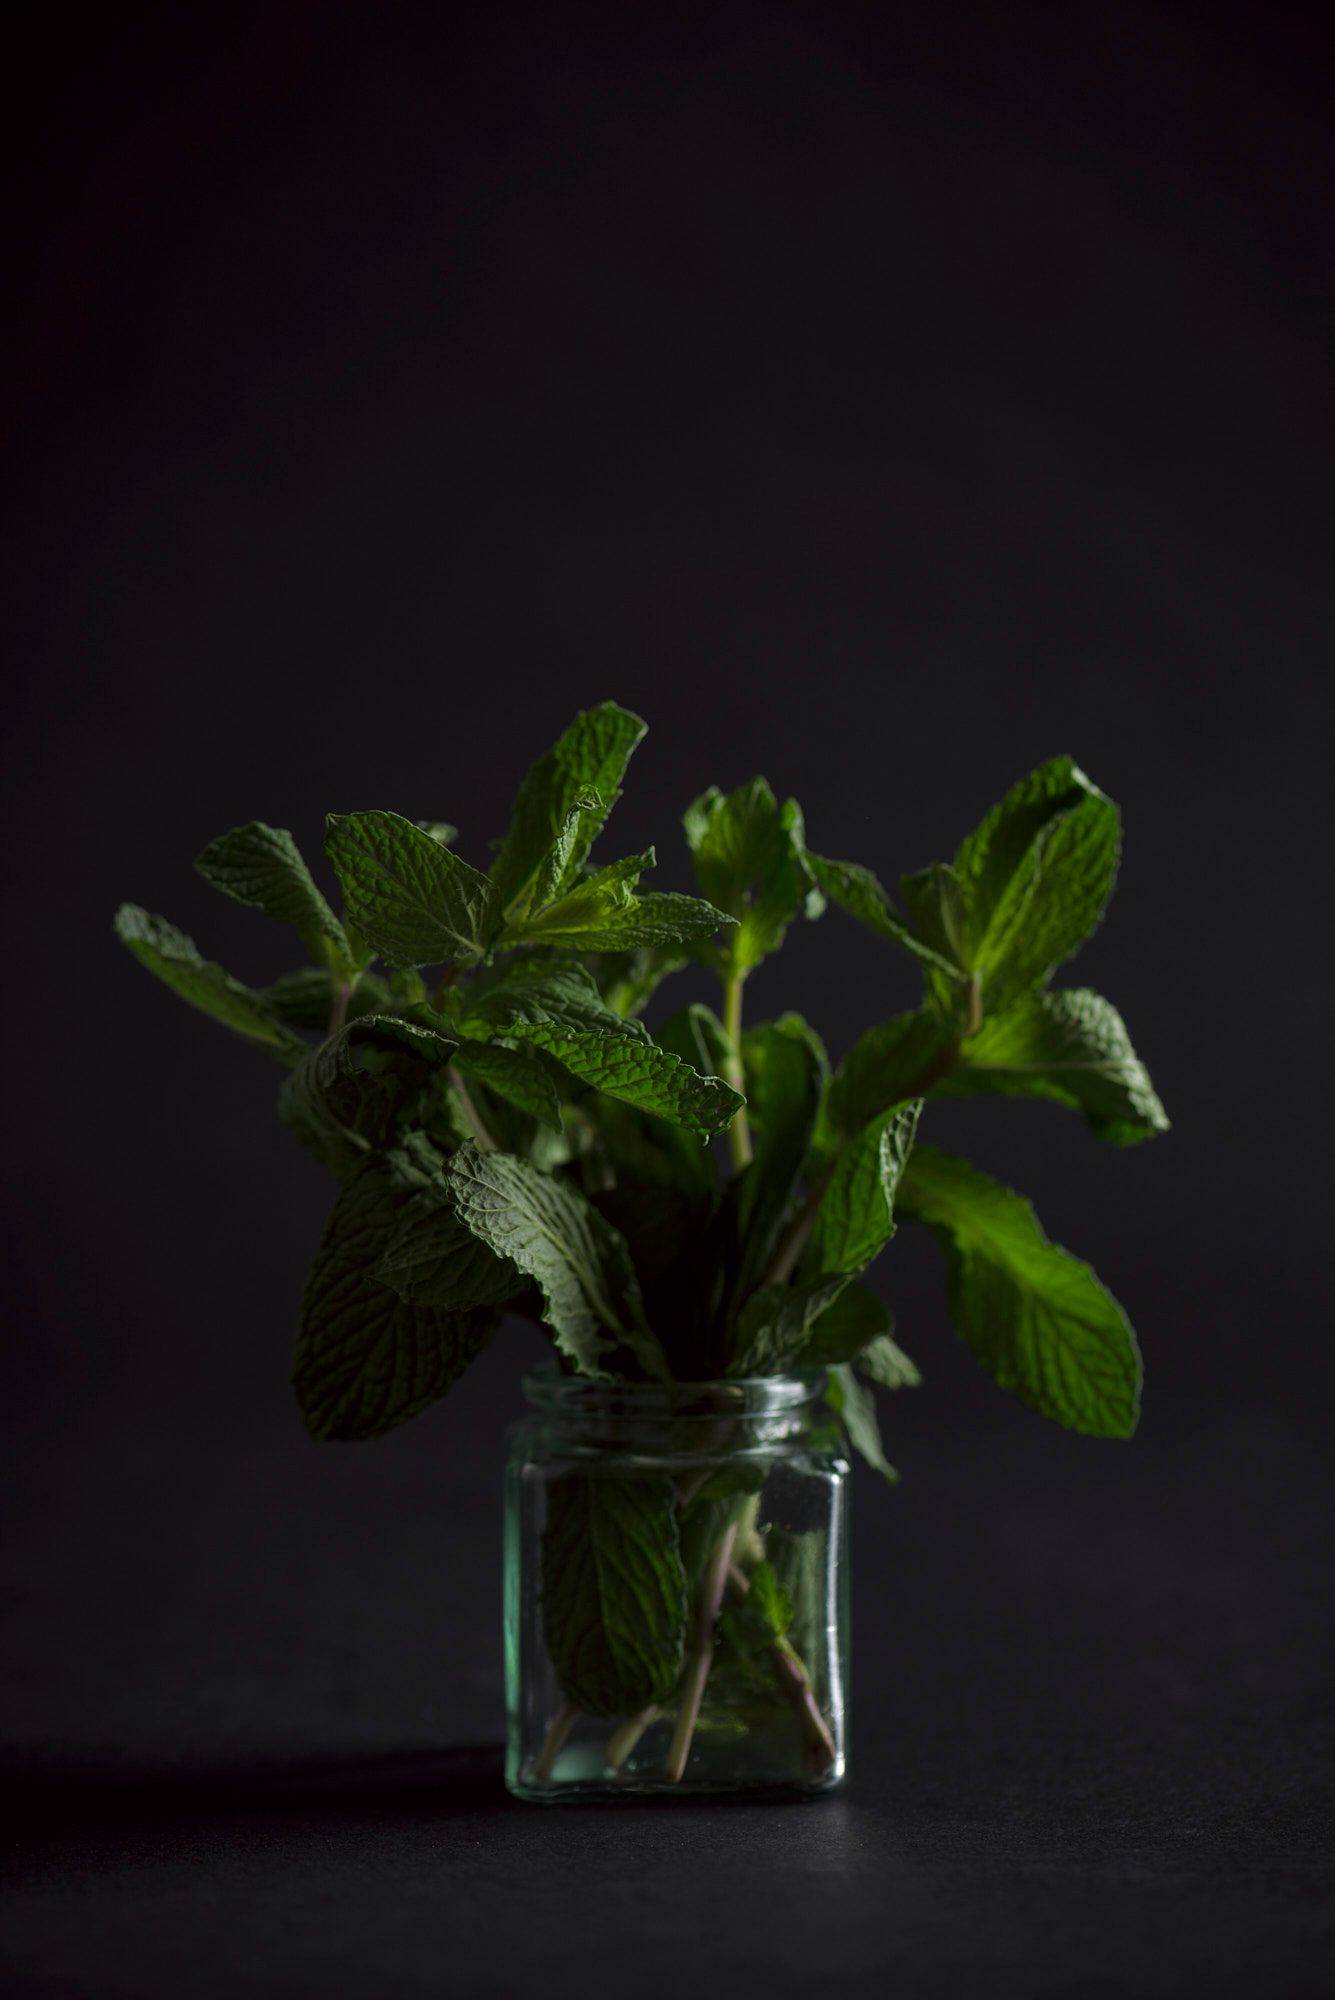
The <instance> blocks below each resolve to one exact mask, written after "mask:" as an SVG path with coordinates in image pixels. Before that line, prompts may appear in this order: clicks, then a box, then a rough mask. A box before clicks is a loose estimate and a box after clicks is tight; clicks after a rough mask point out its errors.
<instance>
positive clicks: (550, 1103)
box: [454, 1039, 561, 1132]
mask: <svg viewBox="0 0 1335 2000" xmlns="http://www.w3.org/2000/svg"><path fill="white" fill-rule="evenodd" d="M454 1061H455V1066H456V1068H458V1069H461V1070H463V1071H464V1072H465V1074H466V1075H468V1076H476V1077H479V1078H480V1079H481V1080H482V1082H483V1083H485V1084H486V1086H487V1089H488V1090H494V1091H495V1093H496V1095H497V1097H503V1098H504V1099H505V1100H506V1102H507V1104H513V1105H515V1106H516V1107H517V1108H518V1109H519V1110H520V1111H525V1112H527V1113H528V1116H529V1117H530V1118H536V1119H537V1120H538V1123H539V1124H540V1125H549V1126H551V1127H552V1129H553V1130H554V1131H557V1132H559V1131H560V1130H561V1099H560V1097H559V1095H558V1094H557V1089H556V1085H555V1084H554V1083H553V1081H552V1078H551V1075H550V1074H549V1072H548V1070H547V1069H546V1068H545V1067H544V1064H543V1061H542V1058H541V1057H540V1056H538V1055H532V1054H530V1053H529V1052H528V1050H526V1049H507V1048H506V1047H505V1046H504V1045H503V1044H502V1043H500V1042H473V1041H469V1040H467V1039H465V1040H463V1041H461V1042H460V1043H459V1046H458V1048H457V1049H456V1051H455V1056H454Z"/></svg>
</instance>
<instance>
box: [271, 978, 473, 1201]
mask: <svg viewBox="0 0 1335 2000" xmlns="http://www.w3.org/2000/svg"><path fill="white" fill-rule="evenodd" d="M453 1049H454V1043H453V1042H452V1041H447V1040H445V1039H444V1038H443V1037H442V1036H440V1035H438V1034H436V1033H434V1032H433V1031H432V1030H431V1029H429V1028H422V1027H417V1026H415V1025H414V1024H413V1023H412V1022H411V1021H403V1020H400V1019H399V1018H398V1016H397V1015H392V1014H383V1015H377V1014H372V1015H368V1016H366V1017H364V1018H363V1019H361V1020H358V1021H350V1022H349V1023H348V1025H347V1026H346V1027H345V1028H341V1029H340V1030H339V1031H338V1032H337V1033H336V1034H333V1035H331V1036H330V1037H329V1038H328V1040H327V1041H324V1042H322V1043H321V1044H320V1046H319V1048H316V1049H310V1050H308V1051H307V1052H306V1053H305V1054H304V1055H303V1057H302V1060H301V1061H300V1062H299V1063H298V1064H297V1066H296V1068H295V1069H294V1070H293V1071H292V1072H291V1074H290V1075H289V1076H288V1077H286V1078H285V1079H284V1083H283V1088H282V1090H281V1091H280V1093H279V1097H278V1115H279V1117H280V1118H281V1119H282V1120H283V1122H284V1124H285V1125H287V1126H289V1127H290V1129H291V1130H292V1131H293V1132H294V1133H295V1135H296V1137H297V1138H298V1139H300V1140H301V1142H302V1144H303V1145H304V1146H307V1147H308V1148H309V1149H310V1151H311V1152H313V1153H314V1154H315V1156H316V1158H317V1159H319V1160H322V1161H323V1162H324V1164H325V1165H326V1166H327V1167H329V1168H331V1169H332V1171H333V1172H334V1173H336V1174H339V1175H343V1174H346V1173H348V1172H350V1171H351V1170H352V1169H353V1168H355V1167H357V1166H358V1165H359V1164H360V1163H361V1161H362V1160H363V1159H364V1158H365V1156H366V1155H367V1154H369V1153H372V1152H374V1151H376V1150H378V1149H379V1148H381V1147H384V1146H387V1145H388V1144H389V1142H390V1140H391V1139H392V1138H393V1136H394V1134H395V1130H396V1127H397V1125H398V1122H399V1119H400V1116H401V1114H402V1112H403V1111H404V1109H405V1107H406V1106H407V1105H408V1104H410V1103H411V1102H412V1100H413V1099H414V1098H416V1097H417V1095H418V1094H419V1093H420V1091H421V1089H422V1087H423V1085H424V1083H425V1082H426V1079H427V1077H428V1075H429V1074H430V1072H431V1071H432V1070H435V1069H441V1068H443V1067H444V1065H445V1064H446V1063H447V1062H448V1061H449V1059H450V1055H451V1053H452V1052H453Z"/></svg>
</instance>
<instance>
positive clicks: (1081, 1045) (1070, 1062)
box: [939, 987, 1168, 1146]
mask: <svg viewBox="0 0 1335 2000" xmlns="http://www.w3.org/2000/svg"><path fill="white" fill-rule="evenodd" d="M939 1091H940V1094H941V1095H942V1096H951V1097H965V1096H979V1095H990V1096H998V1097H1045V1098H1049V1099H1051V1100H1052V1102H1053V1103H1056V1104H1065V1105H1067V1106H1069V1107H1070V1108H1071V1109H1072V1110H1074V1111H1082V1112H1083V1113H1084V1115H1085V1117H1086V1118H1087V1119H1088V1121H1089V1123H1090V1125H1091V1126H1092V1128H1093V1130H1094V1131H1095V1132H1096V1133H1097V1134H1098V1135H1099V1137H1100V1138H1102V1139H1106V1140H1108V1141H1109V1142H1110V1143H1111V1144H1112V1145H1115V1146H1133V1145H1136V1144H1137V1143H1138V1142H1139V1141H1140V1140H1142V1139H1152V1138H1153V1137H1154V1136H1155V1134H1156V1133H1158V1132H1166V1131H1167V1130H1168V1115H1167V1113H1166V1112H1165V1110H1164V1108H1163V1105H1162V1104H1161V1103H1160V1102H1159V1099H1158V1097H1157V1096H1156V1094H1155V1090H1154V1086H1153V1084H1152V1083H1151V1082H1150V1078H1149V1072H1148V1071H1147V1070H1146V1068H1145V1065H1144V1063H1142V1062H1141V1060H1140V1058H1139V1057H1138V1056H1137V1054H1136V1052H1135V1050H1134V1049H1133V1048H1132V1046H1131V1037H1130V1036H1129V1035H1128V1034H1127V1031H1126V1026H1125V1023H1124V1022H1123V1020H1122V1017H1121V1015H1120V1014H1119V1013H1118V1012H1117V1009H1116V1008H1115V1007H1113V1006H1111V1005H1110V1004H1109V1002H1108V1001H1106V1000H1104V999H1101V998H1100V996H1099V995H1098V994H1097V993H1091V992H1089V991H1088V990H1087V989H1085V988H1080V987H1076V988H1070V989H1062V990H1060V991H1057V992H1051V991H1049V992H1043V993H1032V994H1029V995H1027V996H1026V997H1025V998H1024V999H1022V1000H1018V1001H1017V1002H1016V1003H1015V1005H1014V1006H1012V1007H1010V1008H1008V1009H1007V1010H1006V1012H1005V1013H1002V1014H991V1015H988V1016H987V1018H986V1019H985V1020H984V1022H983V1024H982V1026H981V1028H980V1029H979V1030H978V1033H977V1034H976V1035H973V1036H971V1037H970V1038H969V1039H968V1040H967V1041H966V1042H964V1043H963V1045H962V1047H961V1049H960V1055H959V1061H958V1063H957V1065H956V1067H955V1068H954V1069H953V1070H952V1071H951V1072H950V1074H949V1075H948V1076H947V1077H946V1078H945V1079H944V1081H943V1082H942V1083H941V1084H940V1086H939Z"/></svg>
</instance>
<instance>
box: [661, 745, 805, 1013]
mask: <svg viewBox="0 0 1335 2000" xmlns="http://www.w3.org/2000/svg"><path fill="white" fill-rule="evenodd" d="M682 824H683V826H684V827H685V829H686V842H687V845H688V847H689V848H690V850H691V858H692V861H693V863H694V866H695V874H696V880H697V881H698V883H699V885H700V891H701V894H702V895H704V896H706V897H707V898H708V900H709V901H710V902H711V903H712V904H714V905H715V906H716V907H717V908H718V909H720V910H722V911H723V912H724V914H725V915H726V916H730V917H734V918H736V920H737V928H736V930H734V931H730V932H729V934H728V936H727V937H726V939H724V940H723V941H722V943H721V944H720V946H719V948H718V952H719V960H720V964H721V965H722V967H723V968H724V970H725V972H726V973H727V975H728V976H730V977H734V978H735V977H738V976H741V975H743V974H745V973H747V972H749V971H750V970H751V968H752V967H753V966H755V965H758V964H759V963H760V961H761V959H762V958H764V957H765V956H766V955H767V954H768V953H769V952H771V951H773V950H775V948H776V947H777V946H778V945H779V944H781V943H782V942H783V937H784V933H785V932H786V930H787V929H788V926H789V924H790V923H791V922H792V920H793V918H794V917H795V916H796V915H797V913H798V911H799V910H805V913H806V915H807V916H809V917H814V916H818V915H819V914H820V911H821V908H822V907H823V903H822V898H821V895H820V891H819V890H818V889H816V887H815V885H814V883H813V881H812V878H811V873H810V870H809V869H808V867H807V862H806V848H805V840H804V829H803V824H802V810H801V807H800V806H799V805H798V803H797V801H796V799H788V800H786V801H785V802H784V804H783V805H782V806H781V805H779V804H778V802H777V801H776V799H775V797H774V794H773V792H772V791H771V790H770V788H769V786H768V784H767V783H766V782H765V780H764V778H753V779H752V780H751V782H750V783H749V784H747V785H741V786H739V787H738V789H737V790H736V791H735V792H729V793H726V794H725V793H723V792H720V791H719V789H718V787H717V786H713V787H711V789H710V790H709V791H707V792H703V793H702V794H701V795H700V797H699V798H698V799H696V801H695V802H694V804H693V805H691V806H689V807H688V808H687V810H686V813H685V816H684V818H683V821H682Z"/></svg>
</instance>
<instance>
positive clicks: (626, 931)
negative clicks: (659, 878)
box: [504, 891, 736, 956]
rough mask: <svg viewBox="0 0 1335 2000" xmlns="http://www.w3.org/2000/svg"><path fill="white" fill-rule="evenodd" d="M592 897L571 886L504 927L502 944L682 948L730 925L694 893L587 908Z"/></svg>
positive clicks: (656, 895)
mask: <svg viewBox="0 0 1335 2000" xmlns="http://www.w3.org/2000/svg"><path fill="white" fill-rule="evenodd" d="M591 904H592V899H591V898H588V897H585V896H584V894H583V892H582V891H577V892H576V895H575V896H574V897H567V898H566V899H565V900H564V901H562V902H560V903H553V904H552V906H551V908H550V909H547V910H544V911H542V912H540V913H539V914H538V915H536V916H533V917H530V918H528V919H527V921H526V922H524V923H521V924H518V925H514V926H507V928H506V931H505V935H504V942H505V943H506V944H542V945H560V946H561V947H562V948H563V949H564V950H566V951H636V950H640V949H642V948H644V947H647V946H670V945H678V946H681V947H682V948H683V956H684V955H685V953H686V952H687V951H689V950H691V949H693V948H694V947H695V946H697V945H700V944H703V943H704V941H705V939H706V938H711V937H712V936H713V935H714V933H715V931H717V930H719V929H721V928H723V927H725V926H732V925H733V924H735V922H736V919H735V918H734V917H725V916H724V914H723V912H722V911H721V910H716V909H715V908H714V907H713V905H712V904H710V903H702V902H700V901H699V900H698V899H697V898H696V897H695V896H677V895H671V894H667V893H654V894H651V895H647V896H631V897H629V898H627V899H626V900H625V901H624V902H621V903H617V904H611V903H605V904H604V906H603V908H602V910H601V911H600V910H597V909H595V908H593V907H591Z"/></svg>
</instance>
